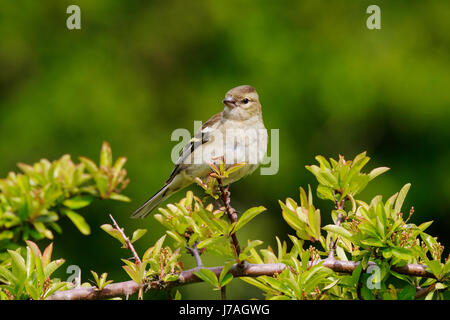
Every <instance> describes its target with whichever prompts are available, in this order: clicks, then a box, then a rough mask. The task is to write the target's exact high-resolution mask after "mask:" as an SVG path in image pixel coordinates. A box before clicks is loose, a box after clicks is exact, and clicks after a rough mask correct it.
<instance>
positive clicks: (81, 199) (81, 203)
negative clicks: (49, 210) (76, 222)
mask: <svg viewBox="0 0 450 320" xmlns="http://www.w3.org/2000/svg"><path fill="white" fill-rule="evenodd" d="M92 200H94V197H92V196H75V197H73V198H71V199H66V200H64V202H63V204H64V205H65V206H66V207H67V208H69V209H72V210H77V209H81V208H84V207H86V206H88V205H90V204H91V202H92Z"/></svg>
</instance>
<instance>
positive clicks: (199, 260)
mask: <svg viewBox="0 0 450 320" xmlns="http://www.w3.org/2000/svg"><path fill="white" fill-rule="evenodd" d="M186 250H187V251H188V252H189V254H191V255H192V256H193V257H194V259H195V263H196V264H197V268H200V267H203V262H202V258H201V257H200V252H199V251H198V248H197V241H196V242H195V243H194V245H193V246H192V248H191V247H186Z"/></svg>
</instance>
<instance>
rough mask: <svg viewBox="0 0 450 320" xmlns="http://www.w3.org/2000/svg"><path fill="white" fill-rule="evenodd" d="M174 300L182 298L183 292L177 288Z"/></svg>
mask: <svg viewBox="0 0 450 320" xmlns="http://www.w3.org/2000/svg"><path fill="white" fill-rule="evenodd" d="M174 300H181V293H180V291H178V290H177V292H176V293H175V298H174Z"/></svg>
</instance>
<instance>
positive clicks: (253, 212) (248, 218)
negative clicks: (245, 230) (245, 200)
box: [232, 206, 266, 233]
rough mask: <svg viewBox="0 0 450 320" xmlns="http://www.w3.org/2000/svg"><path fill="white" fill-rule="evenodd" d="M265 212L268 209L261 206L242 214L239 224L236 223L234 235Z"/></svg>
mask: <svg viewBox="0 0 450 320" xmlns="http://www.w3.org/2000/svg"><path fill="white" fill-rule="evenodd" d="M265 210H266V208H264V207H263V206H259V207H253V208H250V209H248V210H247V211H245V212H244V213H243V214H242V216H241V217H240V218H239V220H238V222H237V223H236V225H235V227H234V229H233V232H232V233H235V232H236V231H238V230H239V229H241V228H242V227H243V226H245V225H246V224H247V223H248V222H250V221H251V220H252V219H253V218H254V217H256V216H257V215H258V214H260V213H262V212H263V211H265Z"/></svg>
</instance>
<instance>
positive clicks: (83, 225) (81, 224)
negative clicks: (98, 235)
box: [62, 209, 91, 235]
mask: <svg viewBox="0 0 450 320" xmlns="http://www.w3.org/2000/svg"><path fill="white" fill-rule="evenodd" d="M62 211H63V213H64V214H65V215H66V216H67V217H69V219H70V220H71V221H72V223H73V224H74V225H75V226H76V227H77V228H78V230H80V232H81V233H82V234H84V235H89V234H91V228H90V227H89V225H88V224H87V222H86V220H85V219H84V218H83V216H82V215H80V214H78V213H76V212H75V211H72V210H69V209H63V210H62Z"/></svg>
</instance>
